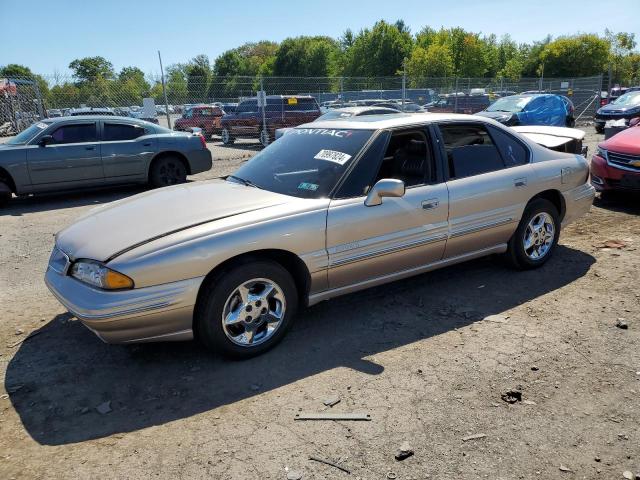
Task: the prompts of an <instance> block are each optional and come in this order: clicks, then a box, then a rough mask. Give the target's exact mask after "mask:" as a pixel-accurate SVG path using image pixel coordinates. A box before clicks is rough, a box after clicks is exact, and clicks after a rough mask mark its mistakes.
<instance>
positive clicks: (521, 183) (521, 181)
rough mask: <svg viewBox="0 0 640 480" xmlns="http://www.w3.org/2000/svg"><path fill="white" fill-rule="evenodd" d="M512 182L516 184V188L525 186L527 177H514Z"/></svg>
mask: <svg viewBox="0 0 640 480" xmlns="http://www.w3.org/2000/svg"><path fill="white" fill-rule="evenodd" d="M513 184H514V185H515V186H516V188H521V187H526V186H527V179H526V178H524V177H522V178H516V179H515V180H514V181H513Z"/></svg>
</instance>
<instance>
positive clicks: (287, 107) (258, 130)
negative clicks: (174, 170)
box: [220, 95, 321, 146]
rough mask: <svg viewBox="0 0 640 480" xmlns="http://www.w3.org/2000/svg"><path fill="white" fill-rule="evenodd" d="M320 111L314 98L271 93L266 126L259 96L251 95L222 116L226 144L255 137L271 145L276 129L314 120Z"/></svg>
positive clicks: (265, 116)
mask: <svg viewBox="0 0 640 480" xmlns="http://www.w3.org/2000/svg"><path fill="white" fill-rule="evenodd" d="M320 114H321V112H320V107H319V106H318V102H317V101H316V99H315V98H314V97H311V96H307V95H268V96H267V106H266V107H265V109H264V123H265V124H266V129H265V128H264V125H263V118H262V108H260V107H258V99H257V98H249V99H247V100H244V101H242V102H240V103H239V104H238V107H237V108H236V111H235V112H233V113H229V114H226V115H225V116H224V117H222V121H221V128H222V130H221V132H220V135H221V137H222V143H224V144H225V145H229V144H232V143H233V142H234V141H235V139H236V138H255V139H259V140H260V143H262V145H264V146H267V145H268V144H269V143H270V142H271V141H272V140H273V139H274V138H275V131H276V129H278V128H286V127H297V126H298V125H301V124H303V123H308V122H313V121H314V120H315V119H316V118H318V117H319V116H320Z"/></svg>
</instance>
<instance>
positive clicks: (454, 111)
mask: <svg viewBox="0 0 640 480" xmlns="http://www.w3.org/2000/svg"><path fill="white" fill-rule="evenodd" d="M455 85H456V86H455V91H454V92H453V94H454V95H455V98H454V100H453V101H454V104H453V113H458V77H456V83H455Z"/></svg>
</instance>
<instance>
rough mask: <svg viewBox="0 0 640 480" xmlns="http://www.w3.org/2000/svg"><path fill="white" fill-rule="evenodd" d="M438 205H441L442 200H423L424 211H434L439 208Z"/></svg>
mask: <svg viewBox="0 0 640 480" xmlns="http://www.w3.org/2000/svg"><path fill="white" fill-rule="evenodd" d="M438 205H440V200H438V199H437V198H430V199H429V200H423V202H422V209H423V210H433V209H434V208H438Z"/></svg>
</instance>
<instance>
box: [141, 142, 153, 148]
mask: <svg viewBox="0 0 640 480" xmlns="http://www.w3.org/2000/svg"><path fill="white" fill-rule="evenodd" d="M142 145H143V146H145V147H150V146H151V142H147V143H143V144H142Z"/></svg>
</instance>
